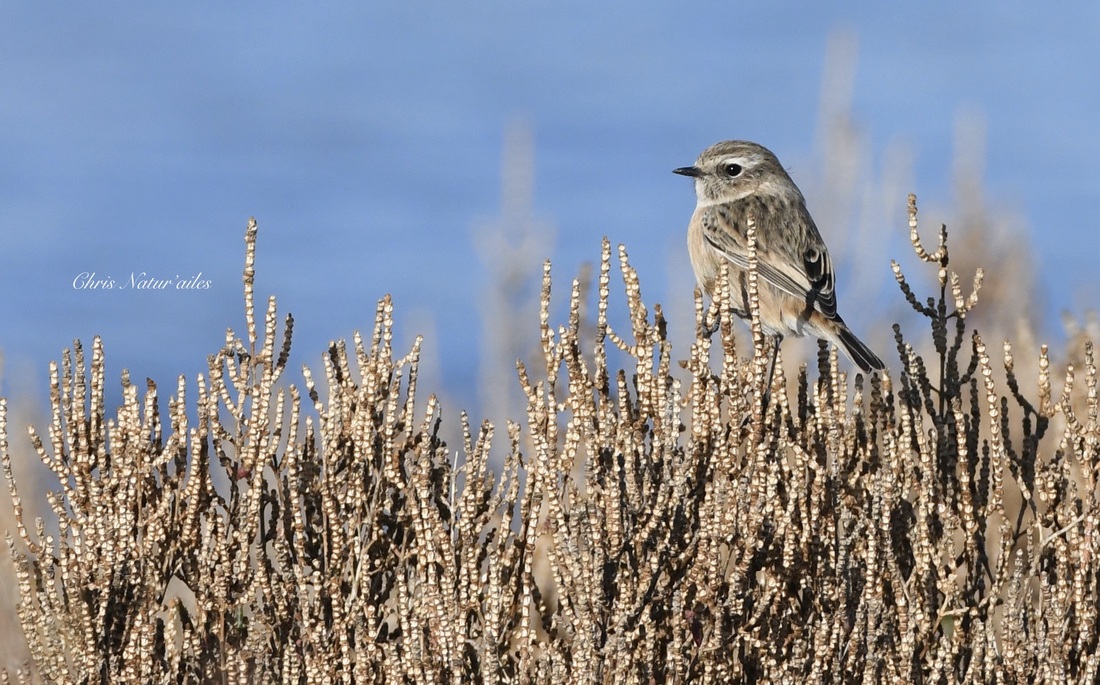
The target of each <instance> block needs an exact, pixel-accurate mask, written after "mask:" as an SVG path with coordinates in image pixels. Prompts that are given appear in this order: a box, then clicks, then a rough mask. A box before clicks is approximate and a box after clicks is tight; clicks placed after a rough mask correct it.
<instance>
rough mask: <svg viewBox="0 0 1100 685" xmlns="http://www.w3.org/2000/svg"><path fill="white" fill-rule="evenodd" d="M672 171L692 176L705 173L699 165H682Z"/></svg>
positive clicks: (697, 176) (696, 176)
mask: <svg viewBox="0 0 1100 685" xmlns="http://www.w3.org/2000/svg"><path fill="white" fill-rule="evenodd" d="M672 173H674V174H680V175H681V176H691V177H692V178H699V177H700V176H702V175H703V170H702V169H700V168H699V167H697V166H682V167H680V168H679V169H673V170H672Z"/></svg>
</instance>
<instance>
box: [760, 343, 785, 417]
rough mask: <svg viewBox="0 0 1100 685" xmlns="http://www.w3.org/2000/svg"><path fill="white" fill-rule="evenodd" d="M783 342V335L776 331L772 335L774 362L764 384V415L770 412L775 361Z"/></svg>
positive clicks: (769, 366) (769, 368)
mask: <svg viewBox="0 0 1100 685" xmlns="http://www.w3.org/2000/svg"><path fill="white" fill-rule="evenodd" d="M781 342H783V336H782V335H780V334H779V333H776V334H775V335H774V336H772V362H771V364H769V365H768V381H767V383H765V384H764V401H763V402H762V405H763V407H764V409H763V411H764V415H765V416H767V414H768V402H769V401H770V400H771V397H772V379H773V378H774V377H775V362H776V360H777V359H778V358H779V343H781Z"/></svg>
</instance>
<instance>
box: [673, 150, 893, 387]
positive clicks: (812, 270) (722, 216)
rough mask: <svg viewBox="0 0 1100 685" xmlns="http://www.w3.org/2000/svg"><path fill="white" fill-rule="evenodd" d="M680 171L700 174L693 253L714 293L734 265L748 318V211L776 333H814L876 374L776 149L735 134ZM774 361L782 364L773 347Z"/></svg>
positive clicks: (764, 314) (765, 314) (741, 308)
mask: <svg viewBox="0 0 1100 685" xmlns="http://www.w3.org/2000/svg"><path fill="white" fill-rule="evenodd" d="M673 171H674V173H677V174H680V175H682V176H690V177H692V178H694V179H695V197H696V206H695V213H694V214H693V215H692V217H691V223H690V224H689V225H688V252H689V254H690V256H691V266H692V268H693V269H694V270H695V277H696V279H697V280H698V281H699V285H700V286H701V287H702V288H703V290H704V291H705V292H706V293H707V294H708V295H712V294H713V291H714V286H715V282H716V280H717V279H718V274H719V273H720V271H721V265H722V264H723V263H728V264H729V274H730V286H731V289H732V298H733V303H734V313H735V314H737V316H739V317H741V318H743V319H748V318H749V307H748V302H747V299H748V269H749V246H748V239H747V236H746V230H747V228H748V221H749V216H752V217H753V218H754V220H755V222H756V255H757V260H758V267H757V276H758V279H759V280H758V282H757V283H758V285H757V288H758V293H759V301H760V323H761V325H762V326H763V328H764V332H765V333H767V334H768V335H771V336H773V337H774V338H775V339H776V340H775V348H774V349H775V350H778V349H779V342H780V341H781V340H782V339H783V337H784V336H787V335H793V336H802V335H806V334H807V333H808V334H810V335H813V336H814V337H817V338H822V339H825V340H828V341H829V342H831V343H833V344H834V345H836V346H837V347H839V348H840V349H842V350H844V352H845V354H847V355H848V358H849V359H851V360H852V361H853V362H854V363H855V364H856V366H858V367H859V368H860V369H862V370H863V371H864V373H869V372H870V371H872V370H875V369H883V368H885V365H884V364H883V363H882V360H881V359H879V358H878V356H877V355H876V354H875V353H874V352H872V351H871V350H870V349H869V348H868V347H867V346H866V345H864V344H863V343H862V342H861V341H860V340H859V338H857V337H856V336H855V334H854V333H852V331H851V329H850V328H848V325H847V324H845V323H844V320H843V319H841V318H840V314H838V313H837V310H836V290H835V285H836V282H835V281H836V279H835V277H834V275H833V265H832V262H831V261H830V259H829V251H828V249H826V247H825V243H824V241H822V240H821V234H820V233H818V231H817V226H815V225H814V220H813V219H812V218H811V217H810V213H809V212H808V211H807V210H806V200H805V198H803V197H802V192H801V191H800V190H799V189H798V186H796V185H795V184H794V181H792V180H791V177H790V176H788V175H787V172H786V171H784V170H783V167H782V166H781V165H780V164H779V160H778V159H777V158H776V156H775V155H774V154H772V152H771V151H770V150H768V149H767V148H765V147H763V146H762V145H757V144H756V143H750V142H748V141H744V140H728V141H725V142H722V143H718V144H716V145H712V146H710V147H709V148H707V149H706V150H704V151H703V153H702V154H701V155H699V159H697V160H695V165H694V166H687V167H681V168H679V169H674V170H673ZM772 354H773V356H772V364H773V366H774V363H775V356H774V355H775V351H773V353H772Z"/></svg>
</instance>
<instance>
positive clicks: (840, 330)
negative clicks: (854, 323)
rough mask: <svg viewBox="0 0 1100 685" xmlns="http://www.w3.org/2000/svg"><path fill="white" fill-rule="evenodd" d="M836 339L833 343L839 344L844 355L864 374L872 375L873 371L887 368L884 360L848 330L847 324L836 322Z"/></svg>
mask: <svg viewBox="0 0 1100 685" xmlns="http://www.w3.org/2000/svg"><path fill="white" fill-rule="evenodd" d="M836 324H837V326H836V328H835V331H834V332H835V336H836V337H835V338H833V341H834V342H835V343H838V345H837V347H839V348H841V349H842V350H844V353H845V354H847V355H848V358H849V359H851V360H852V361H853V362H854V363H855V365H856V366H858V367H859V368H860V370H862V371H863V373H871V371H881V370H883V369H885V368H886V365H885V364H883V363H882V360H881V359H879V358H878V355H877V354H875V353H874V352H872V351H871V348H869V347H867V346H866V345H864V344H863V341H862V340H860V339H859V338H857V337H856V334H855V333H853V332H852V330H851V329H850V328H848V326H847V324H845V323H844V322H843V321H836Z"/></svg>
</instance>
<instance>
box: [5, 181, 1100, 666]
mask: <svg viewBox="0 0 1100 685" xmlns="http://www.w3.org/2000/svg"><path fill="white" fill-rule="evenodd" d="M910 223H911V226H912V242H913V245H914V248H915V249H916V251H917V253H918V255H919V256H920V257H921V259H922V260H924V261H925V262H927V263H928V264H930V265H931V266H932V267H933V268H935V269H937V276H938V283H939V292H938V293H936V295H935V296H933V297H931V298H922V297H920V296H918V295H916V294H915V293H914V292H913V291H912V290H911V289H910V287H909V286H908V284H907V282H906V280H905V279H904V277H903V276H902V274H901V270H900V267H896V271H895V273H896V275H897V279H898V283H899V284H900V285H901V289H902V292H903V294H904V297H905V298H906V299H907V300H908V301H909V303H910V305H911V306H912V307H913V308H914V309H915V310H917V311H918V312H920V313H921V314H922V315H923V316H924V317H925V318H926V319H927V321H928V322H929V323H930V331H931V339H932V343H933V349H934V350H935V354H934V355H933V356H931V357H928V358H925V357H922V356H920V355H918V354H917V352H915V351H914V349H915V346H913V345H910V343H909V342H908V341H907V338H906V337H905V335H903V333H902V331H901V330H900V328H898V327H895V339H896V341H897V355H896V356H895V357H894V359H893V362H892V363H891V366H892V367H893V368H894V369H895V372H891V373H887V374H883V375H881V376H880V375H875V376H872V377H871V378H869V379H866V378H863V377H862V376H858V375H857V376H856V377H855V378H854V382H852V379H850V378H849V377H848V374H847V373H845V372H842V371H840V370H839V368H838V363H837V356H836V353H835V351H830V350H827V349H826V348H824V347H822V348H821V351H820V354H819V357H818V360H817V364H816V368H813V369H809V368H807V367H806V366H803V367H801V369H800V371H799V372H798V374H797V377H796V378H794V379H793V388H792V391H793V392H792V394H791V395H788V392H787V379H786V378H785V377H784V375H783V371H782V369H783V367H782V365H781V364H780V365H777V373H776V376H775V378H774V379H772V386H771V391H770V397H771V399H770V401H767V402H765V399H764V398H765V393H764V385H765V383H766V381H767V379H766V378H765V375H766V374H765V370H766V369H765V366H766V365H765V364H764V363H763V360H764V359H765V358H766V355H765V354H761V352H762V351H763V349H764V345H765V341H764V339H763V336H762V334H761V332H760V329H759V325H758V324H755V323H754V327H753V330H754V338H755V348H756V350H755V352H756V353H755V354H754V355H753V358H752V359H748V360H746V359H744V358H742V357H741V356H739V354H738V350H736V349H735V348H734V336H733V330H734V326H739V325H741V324H740V323H737V322H734V321H732V320H731V318H730V317H728V316H721V317H719V316H717V314H718V312H719V311H722V310H723V309H724V306H726V305H727V304H728V292H727V291H726V290H725V289H724V286H723V287H722V288H720V292H719V293H718V295H717V296H716V298H715V302H713V303H711V304H710V305H709V306H704V303H703V301H702V299H701V298H699V297H698V296H697V298H696V308H695V319H696V328H697V333H698V335H697V339H696V340H695V342H694V344H693V345H692V346H691V349H690V350H689V351H688V354H687V357H686V359H684V360H682V361H679V365H680V366H681V367H682V368H681V369H676V368H675V367H676V365H677V362H676V361H674V356H673V350H672V349H671V346H670V344H669V343H668V341H667V338H666V326H665V323H664V317H663V313H662V311H661V310H660V308H655V309H654V311H653V313H652V314H651V313H650V312H649V310H648V309H647V307H646V306H645V305H644V304H643V299H642V295H641V290H640V285H639V279H638V276H637V274H636V273H635V272H634V271H633V269H632V268H631V267H630V265H629V262H628V259H627V256H626V253H625V250H623V249H622V248H620V250H619V255H618V262H619V270H620V272H621V273H622V276H623V280H624V283H625V289H626V296H627V302H628V308H629V321H630V330H629V332H628V333H626V334H618V333H616V332H615V331H614V330H613V329H612V328H611V327H610V326H609V324H608V318H607V316H608V295H609V290H610V288H611V271H612V254H611V249H610V246H609V245H608V244H607V242H606V241H605V243H604V246H603V255H602V261H601V268H600V273H599V277H598V283H597V286H598V292H597V302H596V308H595V311H596V321H595V331H596V333H595V335H596V340H595V345H594V347H590V346H589V345H587V344H584V343H582V336H581V330H582V328H583V329H584V330H585V331H586V333H585V337H586V338H587V336H588V333H587V331H589V326H590V322H585V321H582V318H583V317H582V314H581V312H582V299H583V296H582V288H581V287H580V285H579V283H578V282H576V281H574V283H573V287H572V289H571V292H570V310H569V311H570V314H569V317H568V321H567V322H566V323H565V324H564V325H562V326H560V327H557V328H554V327H552V326H551V325H550V322H549V313H548V312H549V309H550V307H549V304H550V276H549V266H547V269H546V272H545V275H544V281H543V294H542V324H541V341H542V352H543V359H544V362H545V368H543V369H538V370H537V373H536V371H535V370H534V369H531V370H529V369H527V368H526V367H525V366H524V365H522V364H521V365H520V368H519V376H520V384H521V386H522V388H523V391H524V393H525V395H526V398H527V409H526V421H525V425H523V426H521V425H519V424H517V423H509V424H508V426H507V429H506V431H505V432H506V434H507V437H506V440H507V442H508V449H507V450H506V451H507V456H506V457H505V459H504V462H503V465H502V466H501V467H500V468H499V469H491V468H490V466H489V459H488V454H489V449H490V445H491V442H492V441H493V440H494V439H499V438H497V432H498V431H497V430H496V429H495V428H494V426H492V425H490V424H489V423H483V424H482V425H481V426H479V427H477V428H474V427H472V426H471V425H470V424H469V422H468V420H467V419H466V417H465V416H463V417H462V423H463V429H464V436H465V437H464V440H463V444H462V445H460V446H458V448H457V449H455V448H454V447H453V446H448V445H446V444H445V443H444V442H443V441H442V440H441V439H440V437H439V435H440V426H441V416H440V407H439V405H438V402H437V400H436V399H435V397H434V396H431V397H429V398H428V399H427V401H422V400H421V401H418V395H417V365H418V353H419V341H418V342H417V343H416V344H415V345H414V347H413V349H412V350H411V351H409V352H408V353H407V354H405V355H404V356H398V355H396V354H395V352H394V350H393V348H392V346H391V331H392V318H391V317H392V305H391V303H390V301H389V299H388V298H386V299H384V300H382V302H380V304H379V307H378V310H377V315H376V319H375V322H374V330H373V332H372V334H371V336H370V338H369V339H368V340H363V339H361V338H360V337H358V336H356V338H355V340H354V345H353V348H352V349H349V348H348V347H347V346H346V345H345V344H344V343H342V342H341V343H337V344H335V345H333V346H332V347H331V348H330V349H329V350H328V353H327V354H326V355H325V357H324V382H323V384H321V385H322V386H323V387H319V386H318V384H317V383H315V382H314V380H313V377H312V375H311V373H310V372H309V370H308V369H304V371H303V373H304V385H303V386H302V387H301V388H299V387H298V386H297V385H294V384H290V385H284V384H281V383H280V379H281V377H282V375H283V373H284V371H285V370H286V364H287V359H288V353H289V349H290V334H291V328H292V326H291V324H292V321H291V319H290V318H289V317H288V318H287V319H286V323H285V324H284V326H283V327H282V330H281V335H280V327H279V326H278V325H277V318H276V308H275V301H274V298H272V299H271V300H270V301H269V305H268V308H267V313H266V318H265V320H264V326H263V335H262V337H260V336H258V335H257V327H256V322H255V320H254V314H253V307H252V298H253V295H252V278H253V273H254V271H253V264H254V257H255V237H256V225H255V222H250V225H249V231H248V234H247V236H248V237H247V257H246V268H245V306H246V307H245V308H246V329H247V333H246V336H247V339H240V338H237V337H236V336H235V335H233V333H232V332H230V333H229V334H228V335H227V338H226V344H225V346H224V348H223V349H221V350H220V351H219V352H218V353H217V354H215V355H213V356H212V357H211V358H210V360H209V361H210V363H209V372H208V374H206V375H204V376H201V377H200V378H199V379H198V384H197V396H196V397H195V399H194V400H189V399H188V397H187V395H186V393H187V392H188V388H187V384H186V383H185V381H184V379H183V378H180V380H179V383H178V386H177V388H176V394H175V396H174V397H172V398H170V399H169V400H168V403H167V412H166V413H162V408H161V400H160V397H159V393H158V389H157V387H156V386H155V385H154V384H153V383H152V382H149V383H148V384H147V386H146V388H145V392H144V395H141V394H140V393H139V391H138V388H137V386H136V385H134V384H132V383H131V382H130V381H129V379H127V378H126V377H125V376H124V378H123V386H124V389H125V393H124V398H125V401H124V405H123V406H122V407H121V408H120V409H119V411H118V413H117V415H116V416H114V417H112V418H108V417H107V413H106V411H105V408H104V406H103V394H104V384H105V379H104V377H103V376H104V374H103V349H102V345H101V344H100V341H99V340H96V341H95V342H94V343H93V346H92V355H91V362H90V365H86V360H85V357H84V352H83V350H82V348H81V346H80V345H79V344H77V345H75V346H74V348H73V350H72V354H71V355H70V354H66V355H65V357H64V359H63V361H62V364H61V368H60V369H58V368H57V367H56V366H54V367H53V368H52V383H51V400H52V404H53V420H52V422H51V423H50V425H49V426H48V427H47V429H46V432H45V434H43V433H42V432H40V431H36V430H32V440H33V442H34V446H35V449H36V450H37V451H38V454H39V457H40V458H41V460H42V461H43V463H44V464H45V465H46V466H47V467H49V469H50V470H51V471H52V472H53V473H54V474H55V475H56V478H57V483H56V488H55V489H54V490H53V491H52V492H50V493H49V502H50V504H51V505H52V508H53V516H54V517H55V519H56V525H57V531H56V533H53V534H50V533H47V528H48V527H49V526H52V525H54V521H51V522H50V524H49V526H48V524H47V523H45V522H43V521H42V520H38V521H36V522H35V523H34V524H33V525H32V528H33V529H34V530H33V531H28V530H27V529H26V528H25V526H24V518H23V514H22V509H21V500H20V499H19V497H18V494H17V493H16V490H15V482H14V479H13V478H12V475H11V473H12V471H11V457H10V456H9V451H8V445H7V437H6V436H7V432H6V428H7V426H6V405H4V404H0V424H2V425H0V456H2V461H3V468H4V472H5V476H6V477H7V480H8V484H9V487H10V488H11V491H12V497H13V502H14V505H15V515H16V521H17V526H16V527H17V535H16V536H14V539H13V536H11V535H9V541H10V542H9V545H10V547H11V550H12V554H13V557H14V559H15V561H16V565H17V569H18V580H19V586H20V592H21V600H20V608H19V616H20V620H21V622H22V626H23V630H24V631H25V633H26V635H27V638H28V643H29V645H30V649H31V658H32V661H33V664H30V663H29V664H28V665H27V667H26V669H24V670H22V671H20V672H18V673H16V674H7V676H6V678H5V682H6V681H7V678H11V677H13V676H14V677H15V678H16V679H18V680H21V681H27V680H29V679H31V678H32V677H34V676H32V675H29V674H30V673H31V671H32V670H33V671H34V672H35V673H36V674H37V677H39V678H41V679H42V680H43V681H45V682H51V683H53V682H56V683H108V682H110V683H151V682H226V683H230V682H231V683H255V682H273V683H274V682H279V683H311V684H312V683H336V682H344V683H350V682H357V683H371V682H373V683H455V684H458V683H506V682H534V683H582V682H597V683H612V682H614V683H621V684H623V685H626V684H627V683H663V682H670V683H679V682H703V683H707V682H710V683H729V682H758V681H759V682H764V681H768V682H779V681H790V682H827V683H828V682H852V681H855V680H857V679H859V680H863V681H866V682H900V681H913V682H963V681H966V682H1018V681H1022V680H1025V679H1030V680H1033V681H1048V680H1056V679H1063V678H1069V679H1073V680H1078V681H1081V682H1094V681H1095V680H1096V678H1097V669H1098V665H1100V662H1098V657H1097V656H1096V652H1097V649H1096V647H1097V644H1096V643H1097V633H1098V631H1097V611H1098V600H1100V598H1098V595H1097V581H1098V575H1097V569H1098V565H1097V563H1096V558H1097V552H1098V550H1097V546H1098V537H1097V534H1096V529H1097V523H1098V517H1100V509H1098V506H1097V488H1096V484H1097V449H1098V447H1097V445H1098V444H1100V443H1098V441H1097V440H1096V435H1097V416H1098V413H1100V412H1098V409H1100V407H1098V402H1097V373H1096V367H1095V364H1094V357H1093V351H1092V347H1091V345H1086V346H1084V349H1083V351H1082V352H1081V354H1082V356H1083V359H1084V369H1083V371H1084V386H1085V387H1084V388H1081V383H1080V381H1078V380H1077V375H1076V374H1075V372H1074V371H1073V370H1072V369H1071V370H1070V371H1069V372H1068V373H1067V374H1066V379H1065V385H1064V389H1063V391H1062V393H1061V395H1060V396H1058V397H1055V396H1054V395H1053V392H1052V390H1051V383H1050V378H1049V368H1050V364H1049V361H1048V359H1047V355H1046V351H1045V349H1044V350H1043V352H1042V353H1041V355H1040V356H1039V359H1038V360H1037V364H1038V368H1039V377H1038V381H1037V385H1036V386H1035V387H1034V389H1033V390H1028V389H1024V388H1021V387H1020V385H1019V384H1018V381H1017V378H1016V376H1015V373H1014V362H1013V359H1012V354H1011V348H1010V347H1009V345H1008V344H1007V343H1006V344H1005V345H1004V354H1003V361H998V362H994V361H993V355H992V354H991V352H990V351H989V349H988V348H987V345H986V343H985V342H984V341H983V340H982V338H981V337H980V336H979V335H978V334H977V333H976V332H973V331H970V330H968V328H967V324H966V321H967V314H968V312H969V311H971V309H972V308H973V307H974V306H975V304H976V292H975V293H974V294H973V295H970V294H965V293H964V292H963V291H962V288H961V287H960V286H959V284H958V279H957V278H954V277H953V275H952V274H951V273H950V272H949V271H948V269H947V264H948V255H947V248H946V232H943V233H941V241H940V245H939V246H938V249H937V250H936V251H934V252H931V253H929V252H926V251H925V250H924V248H923V247H921V244H920V240H919V237H918V235H917V232H916V207H915V203H914V201H913V200H912V199H911V202H910ZM750 280H751V279H750ZM750 287H753V286H750ZM716 322H717V324H716ZM711 331H714V333H711ZM910 335H911V334H910ZM280 340H281V342H280ZM609 357H610V358H615V359H618V358H622V359H627V360H629V364H630V366H631V367H632V368H629V369H623V370H614V369H613V368H612V366H611V364H610V363H609V361H608V360H609ZM995 366H999V367H1002V368H1001V369H998V370H997V372H998V374H999V373H1003V374H1004V378H1005V379H1006V381H1005V382H1004V384H1003V386H999V385H998V382H997V381H996V380H995V374H994V367H995ZM674 371H676V373H674ZM895 373H896V375H895ZM534 378H540V379H542V380H539V381H535V380H533V379H534ZM1032 392H1034V393H1035V399H1028V398H1029V396H1030V394H1031V393H1032ZM1082 398H1083V399H1082ZM1010 406H1011V407H1012V415H1013V416H1014V417H1015V416H1019V417H1020V418H1019V419H1018V420H1016V419H1013V420H1012V421H1010V419H1009V414H1010V412H1009V408H1010ZM189 412H192V413H190V414H189ZM1056 416H1058V417H1059V418H1060V421H1059V424H1060V425H1064V432H1063V434H1062V435H1060V436H1059V435H1051V436H1048V437H1046V439H1044V435H1045V434H1046V433H1047V432H1054V431H1052V430H1051V426H1052V423H1051V420H1052V419H1053V418H1055V417H1056Z"/></svg>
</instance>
